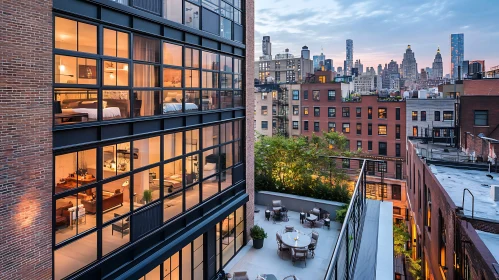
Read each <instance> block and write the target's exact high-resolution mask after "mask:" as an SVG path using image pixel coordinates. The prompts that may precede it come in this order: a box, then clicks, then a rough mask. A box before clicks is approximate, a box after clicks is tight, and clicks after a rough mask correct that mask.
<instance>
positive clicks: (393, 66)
mask: <svg viewBox="0 0 499 280" xmlns="http://www.w3.org/2000/svg"><path fill="white" fill-rule="evenodd" d="M399 80H400V74H399V65H398V64H397V62H396V61H393V59H392V60H391V61H390V63H389V64H385V69H383V75H382V88H387V89H390V88H393V86H392V85H394V84H396V83H397V82H398V81H399Z"/></svg>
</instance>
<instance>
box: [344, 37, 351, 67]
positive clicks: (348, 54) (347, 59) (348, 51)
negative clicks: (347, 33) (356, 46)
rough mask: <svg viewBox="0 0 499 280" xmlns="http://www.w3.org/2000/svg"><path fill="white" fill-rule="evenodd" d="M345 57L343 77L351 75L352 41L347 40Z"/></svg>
mask: <svg viewBox="0 0 499 280" xmlns="http://www.w3.org/2000/svg"><path fill="white" fill-rule="evenodd" d="M346 47H347V57H346V60H345V68H344V71H345V75H351V74H352V67H353V40H352V39H347V44H346Z"/></svg>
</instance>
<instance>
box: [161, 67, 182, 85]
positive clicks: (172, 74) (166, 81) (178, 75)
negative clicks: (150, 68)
mask: <svg viewBox="0 0 499 280" xmlns="http://www.w3.org/2000/svg"><path fill="white" fill-rule="evenodd" d="M163 87H168V88H178V87H182V70H180V69H172V68H163Z"/></svg>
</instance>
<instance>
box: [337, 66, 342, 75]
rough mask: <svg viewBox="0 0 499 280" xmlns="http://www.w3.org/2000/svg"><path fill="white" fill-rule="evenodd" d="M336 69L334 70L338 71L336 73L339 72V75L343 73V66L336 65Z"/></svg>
mask: <svg viewBox="0 0 499 280" xmlns="http://www.w3.org/2000/svg"><path fill="white" fill-rule="evenodd" d="M336 70H338V71H336V72H338V74H340V75H341V74H343V67H341V66H338V69H336Z"/></svg>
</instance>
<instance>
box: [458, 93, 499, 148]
mask: <svg viewBox="0 0 499 280" xmlns="http://www.w3.org/2000/svg"><path fill="white" fill-rule="evenodd" d="M492 104H499V96H461V98H460V113H459V114H460V118H459V121H460V124H459V125H460V134H461V142H460V143H461V147H464V143H465V137H466V132H469V133H471V134H473V135H478V134H480V133H483V134H484V135H485V136H486V137H490V138H495V139H497V138H499V107H498V106H492ZM475 110H488V111H489V116H488V126H475Z"/></svg>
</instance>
